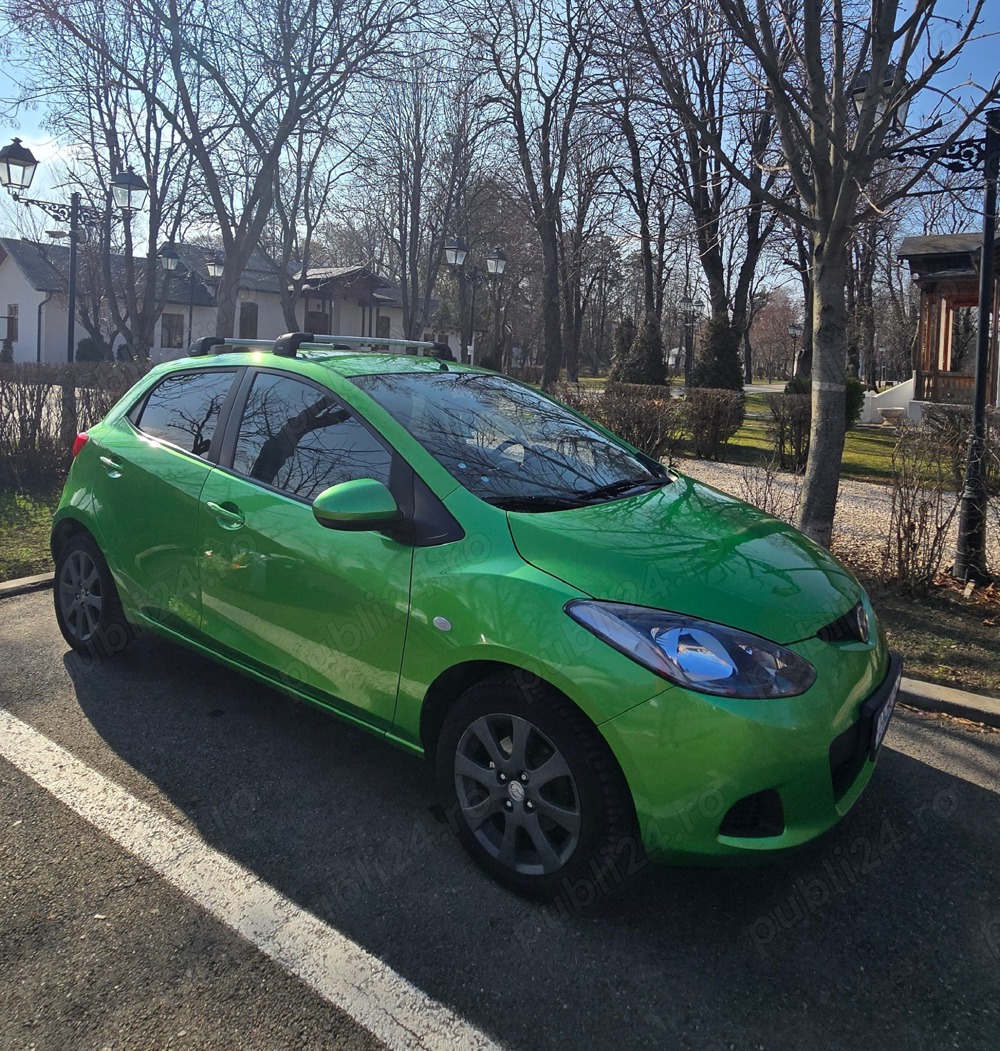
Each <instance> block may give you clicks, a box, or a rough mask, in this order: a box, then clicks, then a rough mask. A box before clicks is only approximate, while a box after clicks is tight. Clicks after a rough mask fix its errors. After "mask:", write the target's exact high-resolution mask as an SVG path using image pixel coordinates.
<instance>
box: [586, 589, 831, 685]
mask: <svg viewBox="0 0 1000 1051" xmlns="http://www.w3.org/2000/svg"><path fill="white" fill-rule="evenodd" d="M565 609H566V612H567V613H568V614H569V615H570V616H571V617H572V618H573V619H574V620H575V621H576V622H577V623H578V624H582V625H583V627H585V628H586V629H587V630H588V631H592V632H593V633H594V634H595V635H596V636H597V637H598V638H599V639H603V640H604V641H605V642H606V643H608V645H610V646H614V648H615V649H616V650H619V651H620V652H621V653H624V654H625V656H626V657H631V659H632V660H634V661H636V662H637V663H639V664H641V665H642V666H643V667H644V668H648V669H649V670H650V671H652V672H655V673H656V674H657V675H662V676H663V678H664V679H669V680H670V682H674V683H677V684H678V685H679V686H684V687H686V688H687V689H689V690H697V691H698V692H699V693H711V694H715V695H716V696H718V697H754V698H767V697H794V696H796V695H797V694H800V693H805V691H806V690H808V689H809V687H810V686H812V684H813V683H814V682H815V681H816V669H815V668H814V667H813V666H812V665H811V664H810V663H809V661H807V660H805V659H804V658H803V657H800V656H799V655H798V654H797V653H793V652H792V651H791V650H788V649H785V647H784V646H779V645H778V644H777V643H776V642H769V641H768V640H767V639H762V638H760V637H759V636H757V635H751V634H750V633H749V632H746V631H739V630H737V629H736V628H728V627H726V626H725V625H723V624H713V623H712V622H711V621H707V620H697V619H695V618H694V617H685V616H682V615H681V614H679V613H667V612H665V611H663V610H659V609H649V608H647V607H645V606H629V605H626V604H624V603H620V602H595V601H592V600H590V599H574V600H573V601H572V602H568V603H566V606H565Z"/></svg>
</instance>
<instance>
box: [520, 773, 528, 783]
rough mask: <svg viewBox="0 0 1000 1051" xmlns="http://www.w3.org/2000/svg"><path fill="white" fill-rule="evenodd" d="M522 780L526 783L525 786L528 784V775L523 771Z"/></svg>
mask: <svg viewBox="0 0 1000 1051" xmlns="http://www.w3.org/2000/svg"><path fill="white" fill-rule="evenodd" d="M521 780H522V781H523V782H524V784H527V783H528V775H527V774H526V773H525V772H524V771H523V770H522V771H521Z"/></svg>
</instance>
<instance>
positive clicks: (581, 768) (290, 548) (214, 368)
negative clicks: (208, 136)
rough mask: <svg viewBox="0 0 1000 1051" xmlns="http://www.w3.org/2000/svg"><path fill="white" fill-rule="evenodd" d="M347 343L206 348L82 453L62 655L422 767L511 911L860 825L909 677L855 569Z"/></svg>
mask: <svg viewBox="0 0 1000 1051" xmlns="http://www.w3.org/2000/svg"><path fill="white" fill-rule="evenodd" d="M345 342H350V340H345V339H344V338H342V337H333V336H330V337H325V336H323V337H321V336H312V335H310V334H306V333H291V334H289V335H286V336H283V337H281V338H280V339H278V340H277V341H275V342H274V343H270V342H268V343H264V341H259V342H257V343H255V344H254V345H253V346H252V347H251V348H250V349H247V341H240V345H239V346H226V345H225V344H223V343H222V341H220V340H214V339H209V340H203V341H200V343H199V344H196V345H195V346H194V347H192V352H191V356H189V357H187V358H184V359H182V360H179V361H172V362H169V363H167V364H163V365H160V366H158V367H156V368H154V369H153V370H152V371H151V372H150V373H149V374H148V375H147V376H146V377H145V378H144V379H142V380H141V381H140V382H139V383H138V384H137V385H136V386H135V387H133V388H132V389H131V390H130V391H129V392H128V393H127V394H126V395H125V396H124V397H123V398H122V399H121V401H120V402H119V403H118V404H117V405H116V406H115V407H114V408H113V409H112V410H111V412H110V413H109V414H108V416H107V417H106V418H105V419H104V420H103V421H102V422H101V423H100V424H98V425H96V426H94V427H92V428H91V429H90V430H89V431H88V432H87V433H85V434H81V435H79V436H78V438H77V440H76V444H75V446H74V459H73V464H72V468H71V470H70V474H69V478H68V481H67V483H66V487H65V491H64V493H63V497H62V501H61V503H60V505H59V508H58V510H57V512H56V515H55V520H54V525H53V531H52V551H53V555H54V558H55V563H56V586H55V612H56V617H57V619H58V622H59V627H60V629H61V630H62V633H63V635H64V637H65V639H66V641H67V642H68V643H69V645H70V646H72V647H73V648H74V649H75V650H77V651H79V652H81V653H84V654H86V655H88V656H90V657H94V658H106V657H110V656H112V655H114V654H115V653H116V652H118V651H119V650H121V649H122V648H123V647H124V646H126V645H127V644H128V643H129V642H130V641H131V639H132V638H133V636H134V634H135V628H136V627H142V628H147V629H149V630H152V631H154V632H156V633H158V634H160V635H163V636H165V637H166V638H168V639H171V640H174V641H175V642H178V643H182V644H183V645H185V646H189V647H191V648H193V649H195V650H197V651H198V652H200V653H202V654H205V655H207V656H210V657H212V658H214V659H216V660H218V661H221V662H222V663H224V664H227V665H229V666H231V667H232V668H234V669H237V670H238V671H241V672H243V673H245V674H248V675H252V676H254V677H255V678H257V679H260V680H262V681H263V682H265V683H268V684H269V685H271V686H274V687H276V688H278V689H280V690H283V691H285V692H286V693H289V694H292V695H293V696H295V697H297V698H300V699H301V700H304V701H308V702H310V703H311V704H315V705H318V706H320V707H322V708H323V709H325V710H327V711H329V712H331V713H333V714H335V715H337V716H339V717H340V718H342V719H345V720H347V721H349V722H351V723H354V724H356V725H358V726H363V727H364V728H365V729H367V730H370V731H372V732H373V733H376V734H379V735H382V736H384V737H386V738H387V739H388V740H389V741H391V742H393V743H394V744H396V745H398V746H400V747H402V748H405V749H408V750H409V751H411V752H415V753H417V754H420V755H424V756H427V757H428V758H429V759H430V760H432V762H433V763H434V765H435V768H436V773H437V778H438V781H439V784H440V790H441V793H442V795H443V802H444V805H445V809H446V813H448V815H449V817H450V820H451V821H452V823H453V826H454V828H455V830H456V832H457V835H458V837H459V839H460V841H461V843H462V844H463V846H464V847H465V849H466V850H467V851H468V853H469V854H470V855H471V857H472V858H473V859H474V860H475V861H476V862H477V863H478V864H479V865H480V866H482V868H483V869H485V870H486V871H487V872H488V873H490V874H491V875H492V876H493V877H494V878H496V879H497V880H499V881H500V882H501V883H504V884H505V885H507V886H509V887H511V888H513V889H515V890H517V891H519V892H521V893H526V894H536V895H551V894H553V893H557V892H559V890H560V889H566V888H569V887H571V886H573V885H574V881H579V880H581V879H583V880H588V881H591V882H592V883H594V884H595V885H596V886H597V887H599V888H604V887H605V886H606V885H608V884H610V883H612V882H616V881H619V880H621V879H623V878H624V876H626V875H627V874H628V872H629V870H631V869H633V868H634V867H636V866H637V864H638V863H639V862H640V861H641V860H643V859H645V858H652V859H662V860H666V861H672V862H684V861H697V862H704V861H706V860H712V859H716V860H718V859H723V858H726V857H734V856H748V857H749V856H754V855H757V856H761V855H762V854H764V853H766V852H768V851H774V850H778V849H782V848H786V847H792V846H795V845H797V844H800V843H803V842H805V841H807V840H810V839H812V838H813V837H815V836H817V835H819V834H820V833H822V832H824V831H826V830H827V829H829V828H830V827H831V826H832V825H834V824H835V823H836V822H837V821H838V820H839V819H840V818H841V817H842V816H843V815H844V814H845V813H846V812H847V811H848V810H849V809H850V808H851V806H852V805H853V804H854V802H855V801H856V800H857V798H858V797H859V795H860V794H861V792H862V790H863V789H864V787H865V785H866V784H867V782H868V780H869V779H870V777H871V775H872V771H873V769H874V765H875V760H876V756H877V754H878V751H879V746H880V744H881V742H882V738H883V736H884V735H885V732H886V728H887V725H888V722H889V719H890V717H891V714H892V711H893V705H894V703H895V699H896V693H897V690H898V687H899V680H900V671H901V662H900V660H899V658H898V656H897V655H895V654H893V653H890V651H889V649H888V647H887V645H886V641H885V637H884V634H883V633H882V631H881V630H880V629H879V627H878V625H877V622H876V619H875V615H874V613H873V612H872V609H871V606H870V604H869V601H868V597H867V596H866V594H865V592H864V591H863V589H862V588H861V587H860V585H859V584H858V582H857V581H856V580H855V579H854V577H853V576H852V575H851V574H850V573H849V572H848V571H847V570H846V569H845V568H844V567H843V566H842V565H841V564H840V563H839V562H837V561H836V559H834V558H833V557H832V556H831V555H830V554H829V553H828V552H827V551H825V550H823V549H822V548H820V547H818V546H816V545H815V544H813V543H812V542H810V541H809V540H808V539H806V538H805V537H804V536H802V535H801V534H800V533H798V532H796V531H795V530H794V529H792V528H790V527H789V526H787V525H785V524H783V523H782V522H780V521H778V520H776V519H774V518H772V517H770V516H768V515H766V514H764V513H762V512H761V511H758V510H756V509H754V508H752V507H750V506H748V505H746V504H744V503H741V502H740V501H738V500H735V499H733V498H732V497H730V496H726V495H724V494H723V493H720V492H717V491H716V490H714V489H711V488H709V487H708V486H705V485H701V484H699V483H697V482H694V481H691V480H690V479H688V478H685V477H684V476H683V475H681V474H678V473H676V472H675V471H673V470H667V469H665V468H664V467H663V466H662V465H661V464H660V463H658V462H657V461H655V460H653V459H651V458H649V457H648V456H645V455H643V454H642V453H641V452H639V451H637V450H636V449H634V448H632V447H631V446H629V445H628V444H626V443H625V442H623V441H622V440H621V439H619V438H617V437H615V435H613V434H611V433H609V432H608V431H606V430H604V429H603V428H601V427H599V426H597V425H596V424H594V423H592V422H591V421H589V420H587V419H586V418H585V417H583V416H581V415H579V414H577V413H575V412H573V411H572V410H570V409H568V408H566V407H565V406H563V405H561V404H559V403H558V402H556V401H553V400H552V399H550V398H548V397H546V396H545V395H544V394H541V393H539V392H538V391H536V390H534V389H532V388H530V387H528V386H525V385H523V384H520V383H517V382H515V381H513V380H511V379H508V378H507V377H505V376H501V375H498V374H496V373H492V372H488V371H485V370H482V369H475V368H469V367H464V366H462V365H457V364H454V363H450V362H445V361H442V360H439V359H437V358H435V357H433V356H422V355H415V354H413V353H412V350H413V349H414V348H413V347H411V348H409V349H410V350H411V353H399V354H398V355H393V354H385V353H366V352H360V351H359V350H357V349H343V347H341V348H340V349H337V348H336V347H334V346H332V344H344V343H345ZM415 347H416V349H420V350H424V349H427V345H424V344H416V345H415Z"/></svg>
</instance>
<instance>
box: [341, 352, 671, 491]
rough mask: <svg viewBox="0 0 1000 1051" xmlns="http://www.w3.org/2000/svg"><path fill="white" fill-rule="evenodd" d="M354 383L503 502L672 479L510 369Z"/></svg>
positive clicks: (465, 480) (463, 478)
mask: <svg viewBox="0 0 1000 1051" xmlns="http://www.w3.org/2000/svg"><path fill="white" fill-rule="evenodd" d="M353 382H354V383H356V384H357V385H358V386H359V387H361V388H362V390H364V391H366V392H367V393H368V394H370V395H371V397H372V398H374V399H375V401H377V402H378V403H379V405H381V406H382V407H383V408H384V409H386V410H387V411H388V412H389V413H390V414H391V415H392V416H393V417H394V418H395V419H397V420H398V421H399V422H400V423H401V424H402V425H403V426H404V427H406V429H407V430H408V431H409V432H410V433H411V434H412V435H413V437H414V438H416V439H417V441H418V442H420V444H421V445H423V446H424V448H425V449H426V450H427V451H428V452H429V453H430V454H431V455H432V456H433V457H434V458H435V459H436V460H437V461H438V462H439V463H440V464H441V465H442V466H443V467H445V468H446V469H447V470H448V471H449V472H450V473H451V474H452V475H453V476H454V477H455V478H456V479H457V480H458V481H459V482H461V483H462V485H464V486H465V487H466V488H467V489H469V490H471V491H472V492H473V493H475V494H476V495H477V496H479V497H481V498H482V499H483V500H486V501H488V502H490V503H494V504H497V505H498V506H501V507H507V508H512V509H522V508H523V507H524V506H525V505H526V503H527V502H530V501H537V502H539V506H542V507H544V506H546V505H545V504H544V503H543V502H544V501H549V506H551V505H552V502H553V501H560V500H562V501H569V502H575V501H577V500H578V499H580V498H590V496H591V495H594V496H595V497H596V496H598V494H594V492H593V491H594V490H595V489H597V490H599V489H603V488H604V487H607V486H617V485H618V484H619V483H622V482H627V481H628V480H636V481H639V482H643V481H646V482H650V483H654V482H656V481H657V480H659V479H663V480H669V477H668V476H666V475H665V474H664V472H663V470H662V468H660V467H659V465H658V464H656V463H655V462H654V461H651V460H649V459H648V458H645V457H640V456H637V455H636V454H635V453H633V452H631V451H630V450H629V449H627V448H625V447H624V446H623V445H621V444H619V443H618V442H616V441H615V440H614V439H613V438H609V437H608V436H607V435H606V434H602V433H601V432H600V431H597V430H595V428H594V427H592V426H590V425H589V424H588V423H587V422H586V421H585V420H582V419H580V417H578V416H575V415H574V414H573V413H571V412H570V411H569V410H568V409H566V408H565V407H564V406H562V405H559V404H558V403H556V402H552V401H550V400H549V399H548V398H545V397H543V396H542V395H540V394H538V393H537V392H536V391H534V390H532V389H531V388H530V387H522V386H521V385H520V384H517V383H512V382H511V381H509V380H507V379H504V378H503V377H502V376H487V375H483V374H481V373H462V372H437V371H435V372H428V373H400V374H396V375H388V376H377V375H372V376H356V377H354V379H353ZM600 497H601V498H606V496H605V494H600Z"/></svg>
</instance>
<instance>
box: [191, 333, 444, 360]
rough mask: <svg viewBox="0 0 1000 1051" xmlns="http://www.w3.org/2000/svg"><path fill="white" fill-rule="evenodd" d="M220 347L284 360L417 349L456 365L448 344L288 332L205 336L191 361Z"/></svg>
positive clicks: (193, 348)
mask: <svg viewBox="0 0 1000 1051" xmlns="http://www.w3.org/2000/svg"><path fill="white" fill-rule="evenodd" d="M221 347H249V348H251V349H253V350H269V351H270V352H271V353H272V354H275V355H277V356H278V357H281V358H294V357H295V356H296V353H297V352H298V351H299V350H300V349H301V350H322V349H333V350H350V349H351V348H352V347H370V348H372V349H373V350H375V349H376V348H379V349H380V348H383V347H414V348H416V351H417V353H418V354H420V355H421V356H428V357H434V358H441V359H443V360H445V361H454V360H455V357H454V355H453V354H452V351H451V348H450V347H449V346H448V344H447V343H436V342H434V341H433V340H426V339H390V338H389V337H385V338H380V337H378V336H338V335H333V334H315V333H312V332H286V333H285V334H284V335H282V336H279V337H278V338H277V339H274V340H271V339H242V338H240V337H237V336H228V337H226V338H223V337H222V336H204V337H202V338H201V339H196V340H195V341H194V342H193V343H192V344H191V346H190V348H189V350H188V354H189V355H190V356H191V357H194V358H197V357H203V356H204V355H206V354H214V353H217V351H218V348H221Z"/></svg>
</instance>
